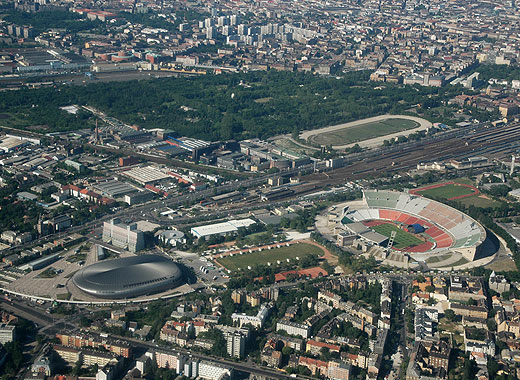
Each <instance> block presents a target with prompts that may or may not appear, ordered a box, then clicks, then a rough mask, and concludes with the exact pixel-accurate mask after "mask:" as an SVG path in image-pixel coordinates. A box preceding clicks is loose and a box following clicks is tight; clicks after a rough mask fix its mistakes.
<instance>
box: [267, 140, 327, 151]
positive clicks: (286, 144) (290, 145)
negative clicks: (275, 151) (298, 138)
mask: <svg viewBox="0 0 520 380" xmlns="http://www.w3.org/2000/svg"><path fill="white" fill-rule="evenodd" d="M273 143H274V145H276V146H279V147H280V148H284V149H288V150H292V151H294V152H297V153H303V154H312V153H314V152H315V151H316V150H317V148H311V147H309V148H304V147H303V146H300V145H298V144H296V143H294V142H293V141H291V140H290V139H289V138H278V139H276V140H274V141H273Z"/></svg>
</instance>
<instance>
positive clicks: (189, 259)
mask: <svg viewBox="0 0 520 380" xmlns="http://www.w3.org/2000/svg"><path fill="white" fill-rule="evenodd" d="M170 255H171V256H172V257H173V258H174V259H177V260H179V262H181V263H182V264H184V265H186V266H187V267H190V268H193V271H194V272H195V275H196V276H197V278H198V280H199V281H201V282H203V283H204V284H206V285H210V286H211V285H222V284H224V283H226V282H227V281H228V277H227V276H226V275H225V274H224V272H223V270H222V269H220V268H218V267H216V266H215V265H213V263H211V262H210V261H209V260H207V259H206V258H204V257H201V256H199V255H198V254H196V253H190V252H183V251H174V252H171V254H170ZM201 268H202V269H201ZM224 276H226V277H224Z"/></svg>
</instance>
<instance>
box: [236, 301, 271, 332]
mask: <svg viewBox="0 0 520 380" xmlns="http://www.w3.org/2000/svg"><path fill="white" fill-rule="evenodd" d="M270 311H271V307H270V306H269V305H268V306H266V305H262V306H261V307H260V310H258V313H257V314H256V315H246V314H245V313H233V314H232V315H231V319H232V320H233V323H238V326H239V327H242V326H244V325H247V324H250V325H251V326H253V327H256V328H262V327H263V326H264V323H265V320H266V319H267V317H268V316H269V312H270Z"/></svg>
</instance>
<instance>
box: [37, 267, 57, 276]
mask: <svg viewBox="0 0 520 380" xmlns="http://www.w3.org/2000/svg"><path fill="white" fill-rule="evenodd" d="M57 275H58V273H56V269H54V268H53V267H50V268H47V269H45V270H44V271H43V272H41V273H40V274H39V275H38V276H37V277H39V278H54V277H56V276H57Z"/></svg>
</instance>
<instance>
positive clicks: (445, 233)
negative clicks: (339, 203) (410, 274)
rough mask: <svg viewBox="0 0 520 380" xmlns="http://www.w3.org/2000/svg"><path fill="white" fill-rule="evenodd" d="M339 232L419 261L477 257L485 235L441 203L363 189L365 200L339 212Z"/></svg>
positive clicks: (412, 196) (467, 217)
mask: <svg viewBox="0 0 520 380" xmlns="http://www.w3.org/2000/svg"><path fill="white" fill-rule="evenodd" d="M340 221H341V225H342V228H344V229H345V230H347V231H349V232H350V233H352V234H356V235H357V236H359V238H361V239H363V240H365V241H368V242H370V243H371V244H373V245H376V246H380V247H382V248H386V249H387V250H390V251H393V252H396V251H398V252H401V253H407V254H408V255H409V256H410V257H412V258H414V259H415V260H417V261H425V260H426V259H427V258H429V257H431V256H432V255H433V254H448V253H459V254H460V255H462V257H464V258H465V259H466V260H467V261H468V262H471V261H474V260H476V259H478V258H480V257H481V256H482V255H481V251H482V247H483V243H484V241H485V240H486V237H487V234H486V230H485V229H484V228H483V227H482V226H481V225H480V224H479V223H478V222H477V221H475V220H474V219H472V218H471V217H469V216H468V215H466V214H464V213H462V212H460V211H458V210H456V209H454V208H452V207H449V206H447V205H445V204H443V203H440V202H437V201H434V200H431V199H428V198H424V197H421V196H417V195H412V194H408V193H401V192H396V191H386V190H385V191H382V190H379V191H378V190H365V191H364V192H363V200H362V201H361V202H356V203H355V204H350V205H347V206H345V207H344V208H343V209H342V213H341V216H340Z"/></svg>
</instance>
